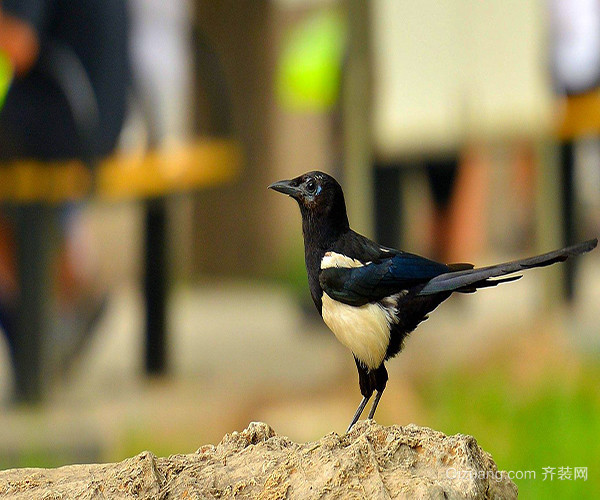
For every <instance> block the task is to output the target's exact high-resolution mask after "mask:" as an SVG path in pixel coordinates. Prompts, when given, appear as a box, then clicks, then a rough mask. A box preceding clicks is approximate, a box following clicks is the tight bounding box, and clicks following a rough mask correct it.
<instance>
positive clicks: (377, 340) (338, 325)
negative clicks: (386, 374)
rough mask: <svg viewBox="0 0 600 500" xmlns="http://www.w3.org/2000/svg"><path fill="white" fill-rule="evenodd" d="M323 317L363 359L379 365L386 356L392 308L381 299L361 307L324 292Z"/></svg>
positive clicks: (364, 361) (371, 366) (330, 327)
mask: <svg viewBox="0 0 600 500" xmlns="http://www.w3.org/2000/svg"><path fill="white" fill-rule="evenodd" d="M322 300H323V308H322V311H321V312H322V315H323V321H325V324H326V325H327V326H328V327H329V329H330V330H331V331H332V332H333V333H334V335H335V336H336V338H337V339H338V340H339V341H340V342H341V343H342V344H344V345H345V346H346V347H347V348H348V349H350V350H351V351H352V353H353V354H354V355H355V356H356V357H357V358H358V359H359V360H360V361H362V363H363V364H364V365H365V366H366V367H367V368H371V369H375V368H378V367H379V365H381V363H382V362H383V359H384V358H385V353H386V351H387V346H388V344H389V340H390V323H391V322H392V321H393V317H391V316H390V311H389V310H388V309H387V308H385V307H384V306H383V305H381V304H378V303H372V304H371V303H369V304H365V305H363V306H360V307H354V306H350V305H348V304H343V303H342V302H338V301H336V300H333V299H332V298H331V297H330V296H329V295H327V294H326V293H323V299H322Z"/></svg>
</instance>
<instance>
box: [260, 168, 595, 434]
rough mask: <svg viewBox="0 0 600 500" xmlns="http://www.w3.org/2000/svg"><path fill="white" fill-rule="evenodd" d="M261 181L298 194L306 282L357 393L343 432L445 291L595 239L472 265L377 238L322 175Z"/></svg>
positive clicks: (577, 249)
mask: <svg viewBox="0 0 600 500" xmlns="http://www.w3.org/2000/svg"><path fill="white" fill-rule="evenodd" d="M268 187H269V189H272V190H274V191H277V192H279V193H283V194H286V195H288V196H290V197H292V198H293V199H295V200H296V201H297V202H298V205H299V207H300V214H301V217H302V233H303V237H304V257H305V264H306V272H307V276H308V287H309V290H310V294H311V297H312V300H313V302H314V303H315V306H316V308H317V310H318V312H319V314H320V315H321V317H322V319H323V321H324V322H325V324H326V325H327V326H328V327H329V329H330V330H331V331H332V332H333V334H334V335H335V337H336V338H337V339H338V340H339V341H340V342H341V343H342V344H343V345H344V346H346V347H347V348H349V349H350V351H351V352H352V354H353V356H354V361H355V363H356V368H357V370H358V384H359V388H360V392H361V395H362V400H361V402H360V404H359V405H358V408H357V409H356V412H355V413H354V416H353V417H352V420H351V422H350V425H349V426H348V430H347V432H349V431H350V430H351V429H352V427H353V426H354V424H355V423H356V422H357V421H358V419H359V418H360V417H361V415H362V413H363V411H364V409H365V407H366V405H367V403H368V402H369V400H370V399H371V397H372V395H373V393H375V397H374V399H373V403H372V406H371V409H370V411H369V414H368V418H369V419H373V418H374V416H375V411H376V410H377V406H378V404H379V401H380V399H381V396H382V394H383V392H384V390H385V387H386V384H387V381H388V373H387V370H386V367H385V362H386V361H388V360H389V359H391V358H393V357H395V356H396V355H397V354H398V353H399V352H400V351H401V350H402V348H403V346H404V341H405V340H406V338H407V336H408V335H409V334H410V333H411V332H412V331H413V330H414V329H415V328H416V327H417V325H419V323H421V322H422V321H423V320H425V319H427V317H428V315H429V313H431V312H432V311H433V310H434V309H435V308H436V307H437V306H438V305H440V304H441V303H442V302H443V301H445V300H446V299H448V298H449V297H450V296H451V295H452V294H453V293H471V292H475V291H476V290H478V289H481V288H488V287H493V286H496V285H499V284H500V283H507V282H510V281H514V280H517V279H519V278H521V275H519V274H516V275H515V273H518V272H520V271H523V270H526V269H531V268H535V267H543V266H547V265H550V264H554V263H556V262H562V261H564V260H566V259H567V258H569V257H572V256H575V255H579V254H582V253H585V252H589V251H590V250H593V249H594V248H595V247H596V245H597V244H598V239H597V238H595V239H591V240H588V241H586V242H583V243H580V244H577V245H573V246H569V247H566V248H562V249H560V250H555V251H552V252H548V253H544V254H541V255H537V256H535V257H530V258H526V259H521V260H515V261H511V262H505V263H502V264H496V265H492V266H486V267H479V268H476V267H474V266H473V264H467V263H456V264H443V263H440V262H437V261H434V260H430V259H428V258H425V257H421V256H419V255H416V254H412V253H409V252H405V251H401V250H396V249H393V248H389V247H386V246H383V245H380V244H378V243H376V242H374V241H372V240H370V239H369V238H367V237H365V236H363V235H361V234H359V233H357V232H355V231H353V230H352V229H350V225H349V222H348V215H347V212H346V203H345V200H344V193H343V191H342V187H341V186H340V184H339V183H338V182H337V181H336V180H335V179H334V178H333V177H332V176H330V175H328V174H326V173H324V172H320V171H312V172H307V173H305V174H303V175H300V176H298V177H296V178H294V179H290V180H281V181H277V182H274V183H272V184H271V185H269V186H268Z"/></svg>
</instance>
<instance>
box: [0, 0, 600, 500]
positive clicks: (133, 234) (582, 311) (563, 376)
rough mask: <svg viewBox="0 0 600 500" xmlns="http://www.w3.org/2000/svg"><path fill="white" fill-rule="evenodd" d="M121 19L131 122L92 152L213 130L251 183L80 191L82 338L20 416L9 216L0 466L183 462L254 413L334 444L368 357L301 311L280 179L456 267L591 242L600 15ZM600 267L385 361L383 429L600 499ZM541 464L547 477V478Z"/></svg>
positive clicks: (148, 12)
mask: <svg viewBox="0 0 600 500" xmlns="http://www.w3.org/2000/svg"><path fill="white" fill-rule="evenodd" d="M92 3H93V2H92ZM10 4H11V2H3V8H4V10H5V12H4V20H5V21H6V19H10V17H8V18H7V17H6V16H9V15H10V14H13V15H14V16H17V14H18V11H15V12H14V13H11V12H10V10H9V7H10ZM125 6H126V9H127V16H128V23H127V31H126V32H125V31H124V32H123V33H125V34H126V35H127V47H128V50H127V53H128V58H129V64H130V74H131V75H130V76H131V78H128V81H129V84H128V89H129V90H128V93H127V99H126V101H127V113H126V116H125V117H124V119H123V123H122V125H120V126H119V137H118V141H116V142H115V144H114V145H113V146H112V147H110V148H107V149H106V150H98V151H96V153H98V156H103V157H109V158H110V157H113V156H115V155H116V156H118V155H126V154H127V152H130V151H141V150H143V151H146V153H144V154H151V152H152V151H156V150H160V151H169V148H173V147H181V145H182V144H183V145H186V144H196V143H197V141H209V140H214V139H225V140H227V141H229V142H228V143H229V144H233V145H234V147H236V148H239V150H240V151H241V158H242V160H241V164H240V167H239V168H237V169H235V173H234V174H233V175H231V176H228V177H227V178H226V180H224V181H223V182H216V183H206V185H203V184H202V183H201V182H200V183H196V184H194V185H193V186H190V187H189V188H182V189H164V190H162V191H161V189H160V188H157V189H158V194H157V193H154V194H153V195H152V196H131V197H129V199H127V200H125V201H123V200H122V199H119V200H118V201H114V200H112V201H111V200H110V197H102V196H94V195H92V196H91V197H90V198H89V199H88V200H87V201H85V202H83V203H79V204H78V205H77V208H76V209H75V210H72V209H71V210H67V215H64V214H63V215H61V221H62V223H61V227H62V230H61V231H62V233H63V238H64V241H65V242H64V243H57V245H56V246H57V248H60V249H61V250H57V251H56V254H57V255H58V257H56V258H54V259H53V260H52V261H51V265H52V266H54V267H56V268H59V271H49V272H50V273H53V274H52V276H54V278H53V280H54V281H53V283H54V284H53V285H52V286H51V287H50V289H51V290H52V292H53V293H52V297H48V301H49V303H51V304H52V305H53V307H52V312H51V315H50V319H49V320H48V321H49V323H51V324H52V325H54V326H53V327H52V328H49V330H52V331H54V333H51V334H49V339H50V340H49V341H48V343H50V344H52V345H56V344H65V345H66V347H65V348H64V349H63V351H64V352H63V351H61V352H59V353H58V354H57V353H55V352H54V351H52V349H50V351H49V354H47V356H46V357H47V358H48V359H46V360H45V366H46V368H45V371H44V376H43V381H44V383H43V389H42V390H41V391H40V392H39V393H37V394H36V395H35V397H33V398H29V397H19V393H18V392H19V391H18V390H17V386H18V384H17V383H16V381H15V372H14V370H13V366H12V365H13V359H12V349H13V348H12V347H11V346H12V344H11V340H10V339H11V333H10V331H9V330H10V326H9V325H10V324H11V321H24V319H23V318H21V319H20V320H19V319H15V317H14V315H13V316H11V300H14V299H12V298H13V297H15V296H17V297H18V295H19V290H18V286H19V285H18V283H14V282H15V281H18V280H17V279H16V278H15V276H14V274H15V271H14V270H12V271H11V262H13V261H14V260H15V259H16V258H18V257H19V253H18V252H16V251H15V249H14V243H11V241H10V238H8V237H5V236H6V235H7V234H9V231H10V227H11V226H14V224H18V222H19V219H18V218H17V219H16V222H15V220H14V217H13V218H12V219H13V220H12V221H11V211H14V209H15V202H14V201H12V202H11V203H8V204H7V205H6V206H5V208H4V209H3V210H4V212H5V216H6V218H7V219H8V220H9V222H8V223H7V225H6V227H7V228H8V229H6V232H3V236H2V240H7V241H6V242H4V241H3V242H0V243H2V244H1V245H0V256H2V259H0V260H3V264H2V265H0V278H1V279H0V281H3V286H2V290H0V297H1V298H2V301H3V303H2V308H3V309H5V310H6V311H7V312H3V313H2V314H1V315H0V318H2V319H3V323H2V326H3V328H4V330H5V333H7V335H5V336H3V337H2V339H1V340H0V467H1V468H11V467H24V466H59V465H63V464H67V463H76V462H99V461H118V460H122V459H124V458H125V457H128V456H131V455H134V454H137V453H138V452H140V451H142V450H146V449H148V450H151V451H153V452H154V453H156V454H157V455H168V454H172V453H191V452H193V451H195V450H196V449H197V448H198V447H200V446H201V445H202V444H206V443H217V442H218V441H219V440H220V439H221V438H222V436H223V435H224V434H225V433H226V432H231V431H233V430H241V429H243V428H245V427H246V426H247V425H248V423H249V422H250V421H256V420H261V421H265V422H267V423H269V424H270V425H271V426H272V427H273V428H274V429H275V430H276V431H277V432H278V433H280V434H284V435H287V436H289V437H290V438H291V439H293V440H297V441H307V440H316V439H318V438H320V437H321V436H322V435H323V434H325V433H328V432H331V431H335V432H338V433H342V432H343V431H344V430H345V426H346V425H347V424H348V421H349V420H350V417H351V416H352V412H353V411H354V409H355V407H356V404H357V403H358V402H359V400H360V394H359V390H358V384H357V375H356V370H355V367H354V361H353V360H352V356H351V355H350V353H349V352H347V351H346V350H345V349H344V348H343V347H342V346H341V345H339V344H338V343H337V341H336V340H335V338H334V337H333V335H331V334H330V333H329V331H328V330H327V329H326V327H325V326H324V324H323V323H322V322H321V320H320V318H319V317H318V315H317V313H316V311H315V310H314V307H313V304H312V302H311V301H310V296H309V292H308V288H307V284H306V275H305V270H304V259H303V246H302V235H301V227H300V215H299V213H298V209H297V207H296V204H295V203H294V202H292V201H290V200H289V199H286V198H284V197H281V196H277V195H275V194H274V193H272V192H269V191H267V189H266V186H267V185H268V184H270V183H271V182H273V181H275V180H279V179H282V178H290V177H295V176H296V175H299V174H301V173H303V172H305V171H309V170H324V171H327V172H329V173H331V174H333V175H334V176H335V177H336V178H337V179H338V180H339V181H340V182H341V184H342V185H343V186H344V190H345V193H346V199H347V203H348V211H349V218H350V221H351V224H352V226H353V228H354V229H355V230H357V231H359V232H362V233H364V234H366V235H369V236H371V237H373V238H376V239H377V240H378V241H380V242H381V243H383V244H386V245H390V246H395V247H401V248H402V249H404V250H408V251H411V252H415V253H420V254H423V255H426V256H428V257H431V258H436V259H439V260H443V261H446V262H452V261H462V262H464V261H467V262H474V263H476V264H478V265H486V264H492V263H495V262H497V261H500V260H502V259H506V260H511V259H514V258H517V257H523V256H526V255H529V254H533V253H535V252H538V251H539V252H541V251H546V250H551V249H554V248H558V247H559V246H563V245H566V244H568V243H573V242H576V241H583V240H585V239H590V238H593V237H597V236H598V234H599V233H600V141H599V137H600V88H599V87H598V85H599V84H600V7H598V5H597V3H596V2H594V1H591V0H589V1H586V0H578V1H577V0H562V1H561V0H554V1H550V0H548V1H542V0H489V1H486V2H479V1H476V0H453V1H452V2H438V1H435V0H419V1H402V0H373V1H371V2H365V1H358V0H344V1H342V0H340V1H335V0H272V1H261V2H258V1H244V0H237V1H222V2H211V1H208V0H171V1H170V2H160V1H158V0H157V1H148V0H129V1H127V2H125ZM56 15H57V14H55V15H54V16H56ZM17 18H18V16H17ZM52 19H53V20H54V22H55V19H56V17H52ZM25 21H26V24H27V23H28V22H30V19H28V18H25ZM47 24H48V23H46V24H43V25H44V26H47ZM109 24H110V23H109ZM41 25H42V24H40V26H41ZM34 27H35V25H34ZM3 29H4V30H5V31H4V33H5V34H7V33H9V34H10V33H12V32H11V31H10V30H9V29H10V27H9V28H7V27H6V26H4V28H3ZM6 30H9V31H6ZM34 31H35V30H34ZM83 32H84V33H85V30H84V31H83ZM79 33H81V30H79ZM4 38H6V37H5V36H3V35H2V29H0V47H3V50H7V51H8V52H7V53H8V54H9V56H10V50H9V49H7V48H6V46H3V45H2V40H3V39H4ZM83 39H84V40H85V36H83ZM34 40H35V32H34ZM39 40H42V42H40V41H39ZM39 40H38V45H41V47H42V48H41V49H40V48H39V46H38V49H37V51H38V53H39V54H42V55H43V54H44V49H43V47H44V46H43V41H44V40H45V38H44V37H43V36H42V37H40V38H39ZM90 43H91V41H90ZM19 47H21V48H23V47H25V46H24V45H21V46H19ZM17 52H18V51H17ZM33 52H34V53H35V50H34V51H33ZM76 52H77V50H76ZM115 57H116V56H115V54H114V53H113V54H112V59H115ZM34 64H35V63H34ZM84 66H85V64H84ZM34 67H35V66H34ZM12 68H13V69H14V73H15V75H14V80H13V85H16V84H17V83H16V82H18V81H19V78H21V77H22V76H21V74H20V72H19V71H20V70H19V66H18V64H17V63H15V62H14V61H13V64H12ZM7 71H9V72H10V70H7ZM21 73H22V74H27V70H25V71H23V72H21ZM9 79H10V78H9ZM0 83H1V82H0ZM93 86H94V82H93V79H92V87H93ZM10 98H11V94H10V91H9V94H8V96H7V101H6V103H7V104H6V106H7V108H8V107H9V104H10ZM3 112H4V110H3ZM111 116H112V115H111ZM9 123H10V122H9ZM100 126H102V120H100ZM0 142H1V141H0ZM0 145H1V144H0ZM19 156H25V157H28V156H34V157H36V158H37V159H38V160H39V159H41V160H44V159H45V157H44V155H42V154H37V155H36V154H34V155H32V154H28V153H27V152H26V153H25V154H21V155H19ZM50 156H52V155H50ZM55 156H56V155H55ZM58 156H60V157H62V156H78V155H77V154H73V155H71V154H68V155H67V154H66V153H65V154H59V155H58ZM14 159H15V155H12V156H11V157H10V161H14ZM84 159H85V158H84ZM52 160H53V161H54V160H56V158H55V157H52ZM176 163H177V162H176V160H174V162H173V164H172V165H171V166H170V167H169V168H172V169H174V171H175V172H177V168H178V167H177V164H176ZM0 168H1V167H0ZM198 168H199V169H201V168H203V167H202V165H200V164H199V165H198ZM211 168H214V169H216V170H218V169H219V168H223V169H226V168H228V166H227V165H225V164H224V165H222V166H220V165H219V164H218V162H217V164H216V166H214V165H213V167H211ZM157 201H158V202H160V207H161V211H162V212H161V213H162V214H163V215H164V221H163V222H164V227H165V234H164V239H165V241H166V246H165V247H164V248H165V249H166V250H165V251H166V254H165V262H166V269H162V271H161V274H160V275H159V276H155V279H156V280H159V281H164V282H165V283H166V285H167V290H166V292H168V293H167V295H166V299H165V300H166V302H165V303H166V310H165V311H166V318H165V323H166V329H165V338H164V341H163V343H162V345H163V347H164V348H165V353H164V357H163V358H161V359H162V361H161V362H160V363H159V364H158V365H151V363H150V366H149V362H148V352H147V350H146V351H145V347H144V346H145V345H146V346H147V343H148V333H147V325H146V312H145V304H146V302H145V298H144V297H145V294H147V287H148V280H150V282H152V280H153V278H152V276H150V278H148V276H147V275H146V278H144V273H145V272H146V271H147V269H148V268H147V260H145V259H148V258H149V257H148V255H147V254H146V257H145V256H144V255H145V253H144V249H145V248H149V247H148V246H147V242H146V240H145V238H146V237H147V231H148V225H147V223H148V218H147V217H148V213H149V212H152V210H153V207H155V206H156V203H157ZM17 205H18V203H17ZM58 205H60V203H59V204H58ZM65 205H66V203H65ZM3 206H4V205H3ZM52 206H53V207H54V208H55V209H56V210H59V211H60V210H62V208H61V206H57V204H53V205H52ZM73 213H75V215H73ZM6 214H7V215H6ZM65 219H66V222H65ZM3 231H4V230H3ZM59 232H60V231H59ZM15 252H16V255H17V257H15ZM599 255H600V254H598V251H596V252H593V253H592V254H590V255H586V256H584V257H581V258H579V259H577V260H576V261H575V262H573V263H570V264H569V265H560V266H554V267H552V268H547V269H543V270H536V271H531V272H528V273H527V274H526V276H525V277H524V278H523V279H522V280H520V281H518V282H516V283H513V284H510V285H507V286H501V287H498V288H497V289H493V290H487V291H482V292H480V293H477V294H476V295H473V296H457V297H452V298H451V299H450V300H448V301H447V302H446V303H444V304H443V305H442V306H441V307H440V308H439V309H438V310H437V311H436V312H435V313H434V314H433V315H432V317H431V319H429V320H428V321H426V322H425V323H423V324H422V325H421V326H420V327H419V328H418V330H417V331H416V332H415V333H413V334H412V335H411V338H410V339H409V341H408V342H407V344H406V348H405V349H404V351H403V353H401V354H400V355H399V356H398V358H396V359H394V360H392V361H391V362H389V363H388V370H389V372H390V382H389V383H388V387H387V390H386V393H385V397H384V398H383V399H382V402H381V405H380V406H379V409H378V414H377V421H378V422H379V423H381V424H384V425H392V424H400V425H404V424H408V423H410V422H414V423H416V424H419V425H424V426H430V427H433V428H435V429H438V430H440V431H443V432H445V433H447V434H454V433H465V434H472V435H474V436H475V437H476V438H477V440H478V443H479V444H480V445H481V446H482V447H483V448H484V449H485V450H486V451H488V452H490V453H491V454H492V456H493V457H494V459H495V460H496V462H497V464H498V466H499V468H501V469H505V470H512V471H528V470H534V471H536V479H534V480H533V479H523V480H518V479H517V480H516V483H517V484H518V486H519V490H520V492H521V494H522V495H524V497H526V498H527V497H534V498H545V497H547V498H557V497H572V498H575V497H577V498H597V497H598V495H600V444H598V439H597V437H598V436H600V419H599V418H598V415H600V384H599V383H598V381H599V380H600V377H599V376H600V335H599V327H598V323H599V319H600V316H599V313H598V304H599V303H600V285H599V283H600V257H599ZM21 257H22V256H21ZM150 258H151V256H150ZM63 261H68V263H69V264H68V265H63ZM18 265H19V264H18V263H16V264H15V263H14V262H13V264H12V266H13V267H14V266H17V267H18ZM21 265H23V264H21ZM4 268H6V269H4ZM63 268H64V269H63ZM60 269H62V271H61V270H60ZM65 269H66V270H65ZM145 270H146V271H145ZM57 297H58V298H57ZM88 309H89V311H91V312H90V313H89V314H87V313H86V316H85V318H83V319H81V318H80V317H79V316H81V315H82V314H83V313H82V311H88ZM0 312H2V311H0ZM72 324H76V325H77V328H76V329H75V330H77V332H78V333H77V334H74V335H73V338H71V337H66V336H65V335H64V331H66V328H67V327H66V326H64V325H69V328H70V326H71V325H72ZM7 325H8V326H7ZM56 325H58V326H56ZM81 325H83V326H81ZM45 326H47V325H45V324H43V325H42V327H45ZM57 331H58V333H56V332H57ZM52 335H54V336H52ZM7 339H8V340H7ZM71 344H77V348H76V349H75V348H71ZM149 372H150V373H149ZM21 396H22V395H21ZM545 467H553V468H555V473H556V475H554V476H553V478H552V479H551V478H550V477H549V476H548V477H547V479H546V480H545V481H544V480H543V479H542V478H543V477H544V475H543V468H545ZM575 467H587V479H586V480H585V481H584V480H583V479H582V478H578V479H575V477H574V476H573V469H574V468H575ZM559 468H563V469H562V471H563V472H565V471H566V472H565V474H562V476H561V477H559V475H558V471H559ZM565 468H570V469H571V475H566V473H568V469H565Z"/></svg>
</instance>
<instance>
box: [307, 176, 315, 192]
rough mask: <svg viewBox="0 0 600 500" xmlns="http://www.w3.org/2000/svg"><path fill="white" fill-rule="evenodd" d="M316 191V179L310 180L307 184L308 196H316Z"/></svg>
mask: <svg viewBox="0 0 600 500" xmlns="http://www.w3.org/2000/svg"><path fill="white" fill-rule="evenodd" d="M316 191H317V183H316V182H315V180H314V179H310V180H309V181H308V182H307V183H306V192H307V193H308V194H315V192H316Z"/></svg>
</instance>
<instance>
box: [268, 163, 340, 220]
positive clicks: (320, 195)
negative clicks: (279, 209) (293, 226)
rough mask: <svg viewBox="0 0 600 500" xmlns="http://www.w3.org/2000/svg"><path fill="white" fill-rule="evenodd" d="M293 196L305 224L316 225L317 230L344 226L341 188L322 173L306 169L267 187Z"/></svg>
mask: <svg viewBox="0 0 600 500" xmlns="http://www.w3.org/2000/svg"><path fill="white" fill-rule="evenodd" d="M269 189H273V190H275V191H278V192H280V193H283V194H287V195H289V196H291V197H292V198H294V199H295V200H296V201H297V202H298V205H299V206H300V212H301V214H302V220H303V223H304V225H305V228H306V225H307V224H309V225H311V226H312V225H313V224H316V225H318V226H319V227H320V228H321V229H325V228H327V229H335V230H340V231H345V230H347V229H348V217H347V215H346V202H345V201H344V193H343V192H342V187H341V186H340V185H339V184H338V182H337V181H336V180H335V179H334V178H333V177H331V176H330V175H328V174H326V173H324V172H318V171H314V172H308V173H306V174H303V175H300V176H299V177H296V178H294V179H290V180H284V181H277V182H274V183H273V184H271V185H270V186H269Z"/></svg>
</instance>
